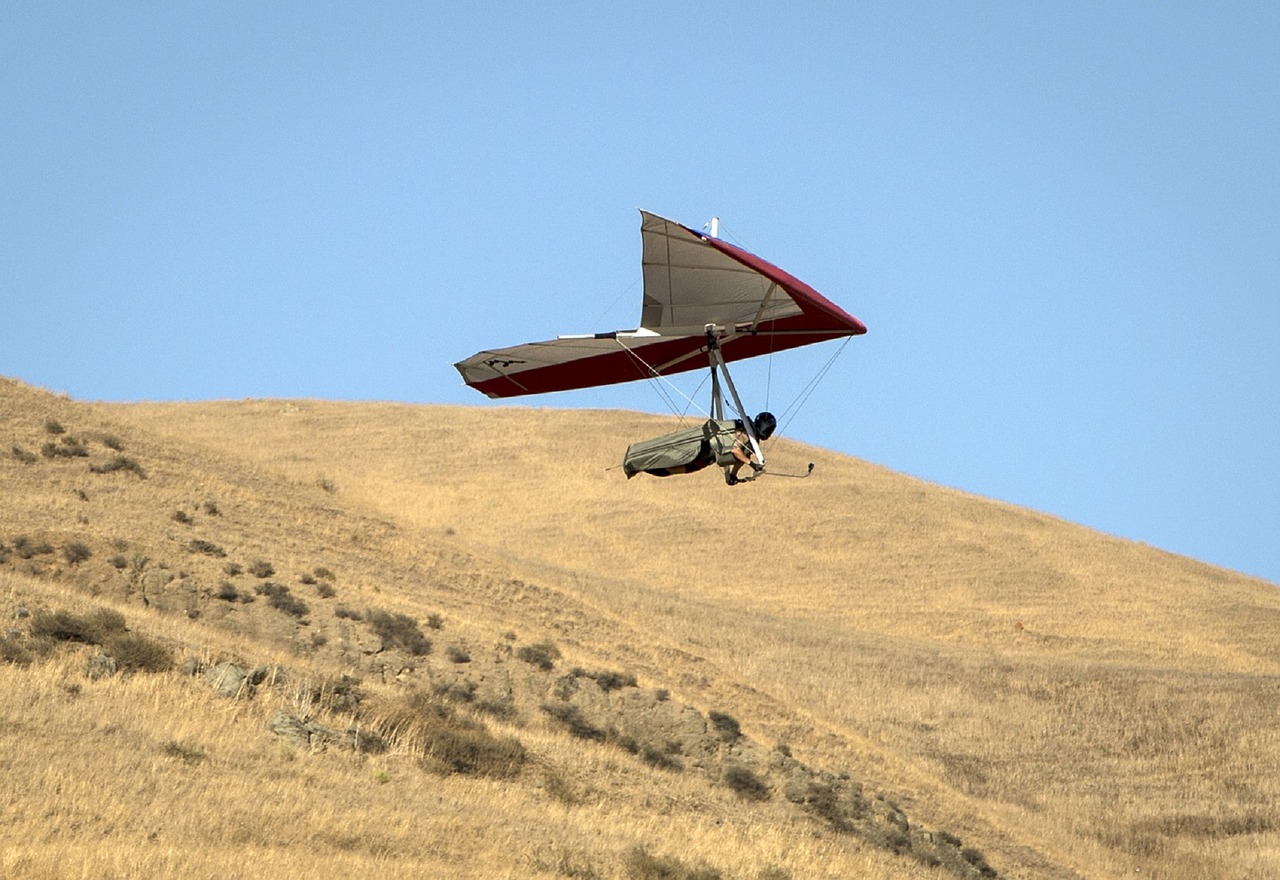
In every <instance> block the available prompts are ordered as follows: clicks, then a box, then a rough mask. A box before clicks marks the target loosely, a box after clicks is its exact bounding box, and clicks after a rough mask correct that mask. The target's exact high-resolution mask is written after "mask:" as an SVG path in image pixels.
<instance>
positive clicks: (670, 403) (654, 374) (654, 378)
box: [614, 337, 711, 423]
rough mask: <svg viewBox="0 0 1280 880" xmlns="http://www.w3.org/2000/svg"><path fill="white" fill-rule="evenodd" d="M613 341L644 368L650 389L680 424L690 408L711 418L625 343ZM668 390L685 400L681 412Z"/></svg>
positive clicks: (615, 339)
mask: <svg viewBox="0 0 1280 880" xmlns="http://www.w3.org/2000/svg"><path fill="white" fill-rule="evenodd" d="M614 341H615V342H617V343H618V345H620V346H622V350H623V351H625V352H626V353H627V354H629V355H631V357H632V358H634V359H635V361H636V363H638V364H639V365H640V366H642V367H644V368H645V370H647V371H648V373H649V381H648V383H647V384H648V385H649V387H650V388H652V389H654V391H655V392H656V393H657V395H658V396H659V397H660V398H662V401H663V402H664V403H665V404H666V405H667V409H669V410H671V414H672V415H674V416H676V417H677V418H679V419H680V421H681V422H682V423H683V422H684V420H685V417H686V416H687V415H688V413H689V408H690V407H697V408H698V411H699V412H700V413H702V415H704V416H706V417H707V418H710V417H711V416H710V414H709V413H708V412H707V411H706V410H704V409H703V408H702V407H700V406H698V404H697V402H696V401H695V400H694V399H693V398H692V397H691V396H689V395H688V394H685V393H684V392H683V391H681V390H680V387H679V386H678V385H676V384H675V383H674V382H672V381H671V380H670V379H668V378H667V377H666V376H664V375H662V374H661V373H659V372H658V371H657V370H655V369H654V368H653V365H652V364H650V363H649V362H648V361H646V360H645V359H644V358H642V357H640V355H638V354H636V352H635V350H634V349H632V348H631V347H630V346H628V345H627V344H626V343H625V342H623V341H622V340H621V339H618V338H617V337H614ZM706 381H707V380H706V378H703V380H702V383H699V385H698V388H696V389H694V393H697V391H698V389H700V388H702V385H703V384H704V383H705V382H706ZM664 386H666V387H664ZM668 388H669V389H671V391H674V392H675V393H676V394H678V395H680V396H681V397H683V398H684V399H685V407H684V409H683V410H680V409H678V408H677V407H676V402H675V399H674V398H673V397H672V395H671V393H670V392H669V391H668V390H667V389H668Z"/></svg>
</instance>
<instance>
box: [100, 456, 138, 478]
mask: <svg viewBox="0 0 1280 880" xmlns="http://www.w3.org/2000/svg"><path fill="white" fill-rule="evenodd" d="M89 470H90V471H92V472H93V473H95V474H113V473H115V472H117V471H125V472H126V473H132V474H136V475H137V476H138V478H139V479H142V480H145V479H146V478H147V472H146V471H145V470H143V469H142V465H140V464H138V462H137V461H135V460H134V459H132V458H129V457H128V456H126V455H117V456H114V457H112V458H111V459H108V460H107V461H105V462H103V463H101V464H91V465H89Z"/></svg>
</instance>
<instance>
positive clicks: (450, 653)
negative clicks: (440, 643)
mask: <svg viewBox="0 0 1280 880" xmlns="http://www.w3.org/2000/svg"><path fill="white" fill-rule="evenodd" d="M444 655H445V656H446V657H448V658H449V662H450V663H470V662H471V655H470V654H468V653H467V652H466V650H465V649H463V648H459V647H458V646H457V645H450V646H449V647H448V649H447V650H446V651H445V652H444Z"/></svg>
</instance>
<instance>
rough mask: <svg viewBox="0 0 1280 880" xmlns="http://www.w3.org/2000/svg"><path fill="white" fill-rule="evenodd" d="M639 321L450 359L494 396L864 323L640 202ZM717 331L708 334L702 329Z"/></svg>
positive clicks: (673, 368) (788, 343)
mask: <svg viewBox="0 0 1280 880" xmlns="http://www.w3.org/2000/svg"><path fill="white" fill-rule="evenodd" d="M640 216H641V223H640V235H641V239H642V243H643V256H642V266H643V271H644V301H643V305H642V306H641V313H640V326H639V328H638V329H636V330H617V331H614V332H612V333H597V334H593V335H587V336H562V337H560V338H558V339H553V340H549V341H547V342H533V343H528V344H525V345H516V346H513V347H511V348H500V349H493V350H490V351H482V352H479V353H478V354H475V355H473V356H471V357H469V358H467V359H466V360H464V361H461V362H459V363H457V364H455V365H454V366H456V367H457V369H458V372H459V373H461V374H462V379H463V381H464V382H466V384H468V385H470V386H471V387H473V388H475V389H476V390H478V391H480V392H482V393H484V394H486V395H488V396H489V397H493V398H503V397H518V396H521V395H525V394H543V393H546V392H550V391H568V390H571V389H575V388H592V387H596V386H600V385H612V384H615V383H618V382H630V381H633V380H637V379H650V378H653V377H654V376H663V375H669V374H672V373H680V372H684V371H686V370H695V369H699V368H702V369H705V368H707V367H711V366H713V365H714V364H713V355H712V354H711V349H712V348H713V347H718V350H719V357H721V358H722V359H723V360H724V361H734V360H741V359H743V358H749V357H755V356H756V355H762V354H769V353H771V352H775V351H783V350H785V349H788V348H796V347H798V346H801V345H809V344H810V343H814V342H824V341H826V340H830V339H840V338H843V337H846V336H858V335H861V334H863V333H866V332H867V328H866V326H865V325H864V324H863V323H862V322H861V321H859V320H858V319H857V318H855V317H853V316H852V315H850V314H848V313H847V312H845V311H844V310H843V309H841V308H840V307H839V306H837V305H835V304H834V303H832V302H831V301H830V300H828V299H826V298H825V297H824V296H822V294H820V293H818V292H817V291H816V290H814V289H813V288H812V287H810V286H809V285H807V284H805V283H804V282H803V281H800V280H799V279H798V278H795V277H794V276H792V275H790V274H788V273H787V272H785V271H783V270H782V269H779V268H778V267H777V266H775V265H773V264H772V263H769V262H766V261H765V260H762V259H761V258H760V257H757V256H756V255H754V254H752V253H749V252H747V251H745V250H742V249H741V248H739V247H735V246H734V245H731V244H729V243H727V242H724V241H721V240H720V239H718V238H714V237H711V236H708V235H705V234H703V233H701V232H695V231H694V230H692V229H690V228H688V227H687V226H683V225H681V224H679V223H676V222H675V221H673V220H667V219H665V218H663V217H659V216H657V215H656V214H650V213H648V212H647V211H641V212H640ZM709 333H710V334H713V335H714V337H715V339H716V340H718V346H714V345H713V344H712V342H710V341H709V337H708V334H709Z"/></svg>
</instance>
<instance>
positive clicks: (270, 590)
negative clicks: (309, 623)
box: [254, 581, 310, 618]
mask: <svg viewBox="0 0 1280 880" xmlns="http://www.w3.org/2000/svg"><path fill="white" fill-rule="evenodd" d="M254 592H255V593H257V594H258V595H259V596H266V597H267V604H268V605H270V606H271V607H272V608H274V609H276V610H277V611H283V612H284V613H285V614H288V615H290V616H292V617H299V618H301V617H306V616H307V612H308V611H309V610H310V609H309V608H307V603H306V602H304V601H302V600H301V599H299V598H298V597H297V596H295V595H293V594H292V593H290V592H289V588H288V587H286V586H285V585H284V584H277V583H275V582H274V581H267V582H266V583H264V584H259V585H258V586H257V587H255V588H254Z"/></svg>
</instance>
